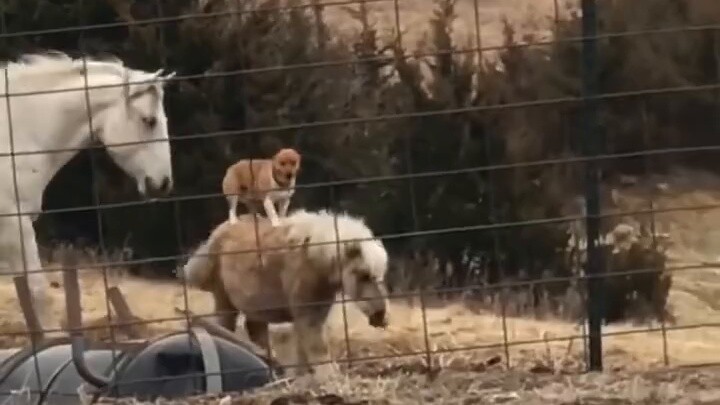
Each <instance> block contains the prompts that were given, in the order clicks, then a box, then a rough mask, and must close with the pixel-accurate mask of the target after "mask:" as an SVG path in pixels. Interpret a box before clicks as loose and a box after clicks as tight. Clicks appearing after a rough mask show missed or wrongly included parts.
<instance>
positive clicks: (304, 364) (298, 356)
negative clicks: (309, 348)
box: [294, 336, 312, 376]
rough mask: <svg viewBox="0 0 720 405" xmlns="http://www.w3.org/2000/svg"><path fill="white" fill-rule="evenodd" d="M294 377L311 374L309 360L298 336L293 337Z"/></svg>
mask: <svg viewBox="0 0 720 405" xmlns="http://www.w3.org/2000/svg"><path fill="white" fill-rule="evenodd" d="M295 362H296V363H297V364H295V373H294V374H295V375H296V376H300V375H302V374H306V373H307V374H309V373H311V372H312V369H311V368H310V365H309V364H310V359H308V357H307V354H306V353H305V347H304V346H303V343H302V341H301V340H300V338H299V337H298V336H295Z"/></svg>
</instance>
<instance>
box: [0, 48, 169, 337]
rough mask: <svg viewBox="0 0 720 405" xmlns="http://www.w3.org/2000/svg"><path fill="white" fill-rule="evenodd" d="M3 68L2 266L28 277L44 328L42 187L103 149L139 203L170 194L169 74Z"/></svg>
mask: <svg viewBox="0 0 720 405" xmlns="http://www.w3.org/2000/svg"><path fill="white" fill-rule="evenodd" d="M0 68H1V69H2V71H1V72H0V75H1V76H0V91H1V92H2V93H3V96H4V97H3V98H2V101H0V108H2V112H1V113H0V173H1V174H0V261H5V263H6V265H7V266H6V269H10V271H12V272H15V273H21V272H23V273H25V274H27V279H28V284H29V288H30V291H31V295H32V301H33V306H34V307H35V310H36V312H37V313H38V316H39V318H40V319H41V322H42V323H46V322H47V321H49V319H48V316H49V313H48V312H49V308H50V301H49V296H48V295H47V291H46V290H47V288H48V286H49V283H48V279H47V277H46V276H45V274H44V273H42V272H41V270H42V265H41V262H40V257H39V252H38V245H37V241H36V237H35V231H34V229H33V222H34V221H35V220H37V218H38V216H39V214H40V212H41V211H42V196H43V193H44V191H45V188H46V187H47V185H48V183H49V182H50V180H51V179H52V178H53V176H55V174H56V173H57V172H58V171H59V170H60V168H62V167H63V166H64V165H65V164H66V163H67V162H68V161H70V159H72V158H73V156H75V155H76V154H77V153H78V152H79V151H80V150H81V149H84V148H88V147H91V146H93V144H94V143H100V144H102V146H104V147H105V148H106V150H107V151H108V153H109V155H110V156H111V158H112V160H114V161H115V163H116V164H117V165H118V166H120V168H122V169H123V171H125V172H126V173H127V174H128V175H130V176H132V177H133V178H134V180H135V182H136V183H137V189H138V192H139V194H140V195H141V196H142V197H143V198H144V199H154V198H157V197H159V196H163V195H167V194H168V193H169V192H170V191H171V190H172V188H173V172H172V165H171V159H170V144H169V135H168V128H167V117H166V115H165V109H164V107H163V98H164V97H163V88H164V84H165V82H166V80H168V79H170V78H172V77H173V76H174V75H175V73H174V72H171V73H169V74H164V73H163V70H162V69H160V70H157V71H155V72H146V71H142V70H135V69H131V68H128V67H126V66H125V65H124V64H123V62H122V61H121V60H119V59H117V58H116V57H114V56H110V57H109V58H106V59H99V58H94V59H90V58H71V57H70V56H68V55H67V54H65V53H62V52H56V51H48V52H44V53H37V54H26V55H24V56H21V57H20V58H18V60H17V61H13V62H7V63H4V64H3V65H2V66H0ZM114 144H117V146H115V145H114Z"/></svg>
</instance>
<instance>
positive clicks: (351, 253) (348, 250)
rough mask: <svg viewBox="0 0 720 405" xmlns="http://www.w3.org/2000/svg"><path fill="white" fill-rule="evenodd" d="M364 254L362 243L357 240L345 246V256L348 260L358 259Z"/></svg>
mask: <svg viewBox="0 0 720 405" xmlns="http://www.w3.org/2000/svg"><path fill="white" fill-rule="evenodd" d="M361 255H362V250H361V249H360V245H359V244H358V243H356V242H354V243H352V244H350V245H348V246H346V247H345V257H346V258H347V259H348V260H353V259H357V258H358V257H360V256H361Z"/></svg>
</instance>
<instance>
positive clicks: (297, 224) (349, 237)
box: [280, 209, 388, 279]
mask: <svg viewBox="0 0 720 405" xmlns="http://www.w3.org/2000/svg"><path fill="white" fill-rule="evenodd" d="M280 221H281V224H282V225H285V226H287V233H288V239H289V240H297V241H304V240H307V242H308V254H309V255H310V257H313V258H315V259H317V260H319V261H321V262H324V263H331V262H333V261H335V260H336V259H337V258H338V253H340V254H343V253H344V251H345V246H343V245H344V244H355V245H356V246H358V247H360V251H361V253H362V257H363V259H364V261H365V262H366V263H367V265H368V267H369V270H370V271H371V272H372V273H373V274H374V275H375V276H376V277H378V278H381V279H382V278H383V277H384V276H385V271H386V270H387V262H388V256H387V251H386V250H385V248H384V247H383V245H382V242H381V241H380V240H379V239H377V238H376V237H375V235H373V232H372V231H371V230H370V228H368V226H367V225H366V224H365V221H364V220H363V219H362V218H359V217H354V216H351V215H349V214H347V213H334V212H329V211H327V210H321V211H317V212H308V211H305V210H302V209H301V210H297V211H294V212H292V213H290V214H288V216H286V217H284V218H281V219H280ZM338 242H339V244H340V249H338Z"/></svg>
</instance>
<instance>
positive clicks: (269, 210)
mask: <svg viewBox="0 0 720 405" xmlns="http://www.w3.org/2000/svg"><path fill="white" fill-rule="evenodd" d="M263 207H265V213H266V214H267V216H268V218H269V219H270V222H271V223H272V226H279V225H280V220H279V219H278V214H277V212H276V211H275V203H273V201H272V200H271V199H270V197H269V196H267V197H265V199H264V200H263Z"/></svg>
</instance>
